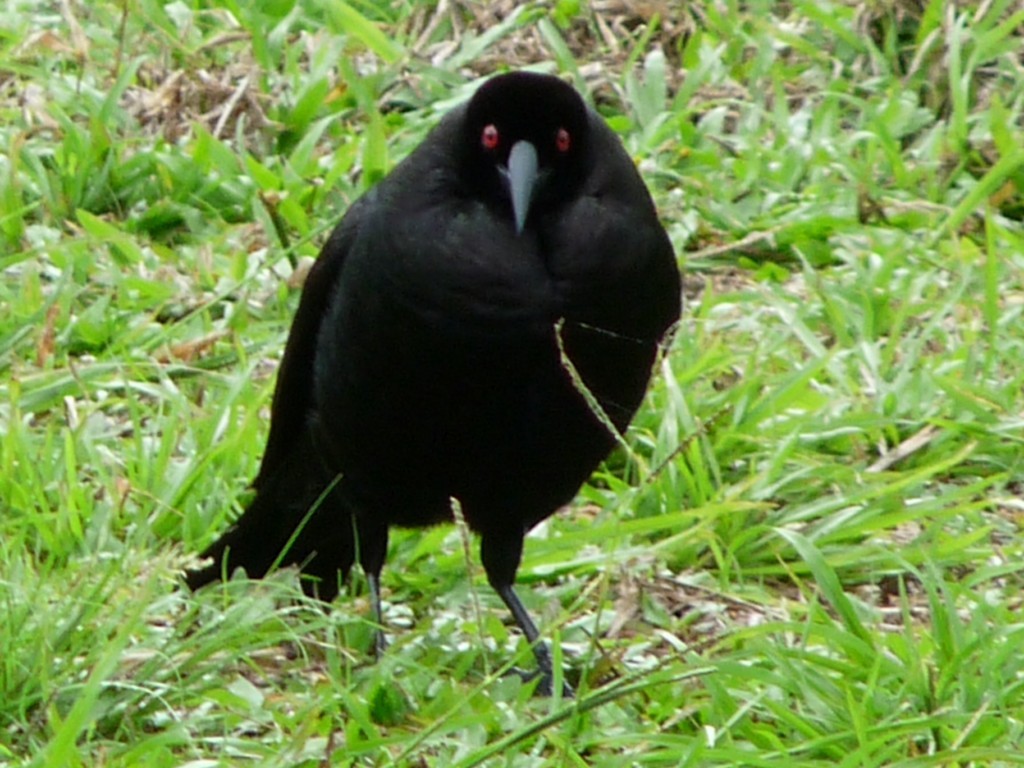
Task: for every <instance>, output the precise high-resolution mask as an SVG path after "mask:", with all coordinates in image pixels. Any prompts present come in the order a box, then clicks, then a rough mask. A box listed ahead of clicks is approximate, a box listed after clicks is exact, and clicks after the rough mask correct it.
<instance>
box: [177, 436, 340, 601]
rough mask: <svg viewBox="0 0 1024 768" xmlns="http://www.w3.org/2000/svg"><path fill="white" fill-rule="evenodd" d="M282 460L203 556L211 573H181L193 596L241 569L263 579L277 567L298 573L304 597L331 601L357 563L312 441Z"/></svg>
mask: <svg viewBox="0 0 1024 768" xmlns="http://www.w3.org/2000/svg"><path fill="white" fill-rule="evenodd" d="M301 442H304V443H306V444H305V445H303V446H293V448H295V449H296V450H293V451H291V452H290V454H289V456H287V457H285V458H284V459H283V460H282V461H281V462H279V466H278V467H276V468H275V471H273V472H272V473H270V474H269V475H268V476H264V474H263V473H261V474H260V477H259V479H258V482H257V485H256V496H255V497H254V498H253V500H252V502H251V503H250V504H249V506H248V507H247V508H246V510H245V512H244V513H243V514H242V516H241V517H240V518H238V520H237V521H236V522H235V524H234V525H233V526H232V527H231V528H230V529H229V530H228V531H227V532H225V533H224V534H223V535H222V536H221V537H220V538H218V539H217V540H216V541H214V542H213V543H212V544H211V545H210V546H209V547H207V548H206V549H205V550H204V551H203V553H202V554H201V555H200V556H201V557H203V558H209V559H210V560H211V561H212V562H211V563H210V564H208V565H205V566H202V567H199V568H196V569H192V570H189V571H187V572H186V574H185V582H186V584H188V587H189V589H192V590H196V589H198V588H199V587H202V586H203V585H205V584H208V583H210V582H212V581H216V580H217V579H220V578H221V577H222V576H227V577H230V576H231V574H232V573H233V572H234V571H235V570H236V569H237V568H244V569H245V572H246V574H247V575H248V576H249V577H250V578H260V577H262V576H264V575H266V574H267V573H268V572H269V571H270V570H272V569H273V568H276V567H280V566H286V565H298V566H299V568H300V569H301V571H302V573H303V575H304V577H306V578H303V582H302V586H303V590H304V591H305V592H306V593H307V594H311V595H316V596H318V597H319V598H321V599H322V600H331V599H333V597H334V596H335V595H336V594H337V592H338V586H339V583H340V581H341V580H343V579H344V578H345V577H346V576H347V574H348V571H349V569H350V568H351V567H352V562H353V560H354V559H355V537H354V533H353V531H354V528H353V520H352V513H351V511H350V509H349V507H348V505H347V504H345V502H344V500H343V498H342V494H341V491H340V488H339V487H338V478H337V477H335V476H331V475H330V474H329V473H328V471H327V470H326V469H322V468H321V465H322V462H321V459H320V458H319V457H318V456H317V455H316V452H315V450H314V449H313V446H312V440H311V439H310V440H303V441H301Z"/></svg>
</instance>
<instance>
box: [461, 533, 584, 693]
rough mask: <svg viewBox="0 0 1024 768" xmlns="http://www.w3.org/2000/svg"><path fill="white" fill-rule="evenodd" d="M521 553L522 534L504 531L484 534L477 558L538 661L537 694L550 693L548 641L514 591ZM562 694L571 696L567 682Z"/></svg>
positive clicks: (563, 685) (550, 670) (552, 674)
mask: <svg viewBox="0 0 1024 768" xmlns="http://www.w3.org/2000/svg"><path fill="white" fill-rule="evenodd" d="M522 552H523V535H522V533H518V534H514V535H513V534H505V535H499V536H494V535H493V534H492V535H491V536H488V535H487V534H484V535H483V537H482V539H481V541H480V559H481V560H483V564H484V570H485V571H486V572H487V580H488V581H489V582H490V584H491V587H492V588H493V589H494V591H495V592H497V593H498V597H500V598H501V601H502V602H503V603H505V605H506V606H507V607H508V609H509V611H510V612H511V613H512V618H513V619H514V620H515V622H516V626H518V627H519V629H521V630H522V632H523V634H524V635H525V636H526V640H527V642H529V643H530V647H531V648H532V649H533V657H534V659H536V660H537V673H538V674H539V675H540V681H539V682H538V683H537V693H539V694H540V695H541V696H550V695H551V694H552V692H553V690H554V679H555V676H554V667H553V665H552V663H551V651H550V650H549V649H548V646H547V643H545V642H544V641H543V640H541V639H540V632H538V631H537V625H536V624H534V623H533V619H531V618H530V614H529V613H527V611H526V607H525V606H524V605H523V603H522V601H520V599H519V595H517V594H516V593H515V590H514V589H513V588H512V584H513V582H514V581H515V575H516V570H517V569H518V567H519V560H520V558H521V557H522ZM524 677H525V678H527V679H529V678H532V677H533V675H524ZM562 695H563V696H565V697H567V698H569V697H572V695H573V691H572V688H571V687H570V686H569V684H568V683H567V682H565V681H564V680H563V682H562Z"/></svg>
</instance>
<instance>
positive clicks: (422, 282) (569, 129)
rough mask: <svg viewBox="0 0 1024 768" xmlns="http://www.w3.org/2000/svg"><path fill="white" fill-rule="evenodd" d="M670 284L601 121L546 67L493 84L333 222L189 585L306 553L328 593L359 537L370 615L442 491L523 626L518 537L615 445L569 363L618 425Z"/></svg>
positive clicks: (675, 310)
mask: <svg viewBox="0 0 1024 768" xmlns="http://www.w3.org/2000/svg"><path fill="white" fill-rule="evenodd" d="M679 294H680V290H679V273H678V270H677V267H676V262H675V259H674V256H673V252H672V248H671V245H670V243H669V240H668V237H667V236H666V234H665V231H664V229H663V228H662V227H661V225H660V223H659V222H658V219H657V215H656V213H655V210H654V206H653V204H652V202H651V199H650V196H649V194H648V192H647V189H646V187H645V186H644V184H643V182H642V181H641V179H640V176H639V174H638V173H637V172H636V169H635V167H634V166H633V163H632V161H631V160H630V158H629V156H628V155H627V154H626V152H625V150H624V149H623V147H622V144H621V143H620V141H619V140H618V138H617V137H616V136H615V134H614V133H613V132H612V131H611V130H610V129H609V128H608V127H607V126H606V125H605V123H604V121H603V120H602V119H601V118H600V117H599V116H598V115H597V114H596V113H595V112H594V111H593V110H591V109H588V108H587V107H586V106H585V104H584V102H583V101H582V99H581V98H580V96H579V95H578V94H577V93H576V92H575V91H574V90H573V89H572V88H571V87H570V86H569V85H567V84H565V83H564V82H562V81H561V80H559V79H557V78H554V77H549V76H544V75H537V74H528V73H512V74H507V75H502V76H498V77H495V78H492V79H491V80H489V81H488V82H487V83H485V84H484V85H483V86H482V87H481V88H480V89H479V90H478V91H477V92H476V94H475V95H474V96H473V98H472V99H471V100H470V101H469V102H468V103H467V104H464V105H463V106H461V107H458V108H456V109H455V110H453V111H452V112H450V113H449V114H448V115H447V116H446V117H445V118H443V119H442V121H441V122H440V123H439V125H438V126H437V127H436V128H435V129H434V130H433V131H432V132H431V133H430V134H429V136H428V137H427V138H426V139H425V140H424V141H423V143H422V144H421V145H420V146H419V147H418V148H417V149H416V150H415V151H414V152H413V153H412V154H410V155H409V156H408V157H407V158H406V159H405V160H404V161H403V162H402V163H400V164H399V165H398V166H397V167H396V168H395V169H394V171H392V173H391V174H390V175H389V176H387V178H385V179H384V180H383V181H382V182H381V183H380V184H378V185H377V186H376V187H375V188H374V189H372V190H371V191H369V192H367V193H366V194H365V195H364V196H363V197H362V198H360V199H359V200H358V201H357V202H356V203H355V204H354V205H353V206H352V207H351V208H350V209H349V211H348V212H347V213H346V214H345V216H344V218H343V219H342V221H341V223H340V224H339V225H338V227H337V228H336V229H335V230H334V232H333V233H332V234H331V236H330V239H329V240H328V241H327V244H326V245H325V246H324V248H323V251H322V252H321V254H320V258H319V259H318V260H317V262H316V264H315V266H314V267H313V269H312V270H311V272H310V274H309V276H308V278H307V281H306V285H305V288H304V290H303V294H302V298H301V301H300V304H299V309H298V313H297V315H296V317H295V321H294V324H293V326H292V329H291V333H290V336H289V338H288V343H287V346H286V348H285V353H284V359H283V360H282V362H281V367H280V371H279V374H278V382H277V389H276V391H275V394H274V400H273V407H272V411H271V423H270V436H269V439H268V442H267V448H266V452H265V454H264V457H263V463H262V465H261V468H260V471H259V474H258V476H257V477H256V480H255V483H254V485H255V491H256V495H255V498H254V500H253V502H252V503H251V505H250V506H249V508H248V509H247V510H246V512H245V513H244V514H243V515H242V517H241V518H240V519H239V520H238V522H237V523H236V524H235V526H234V527H233V528H232V529H231V530H229V531H228V532H227V533H226V534H224V535H223V536H222V537H221V538H220V539H218V540H217V541H216V542H214V543H213V544H212V545H211V546H210V547H209V548H208V549H207V550H206V551H205V552H204V553H203V556H205V557H209V558H212V564H210V565H208V566H207V567H204V568H201V569H198V570H194V571H191V572H190V573H189V574H188V579H187V580H188V584H189V585H190V586H191V587H192V588H196V587H199V586H201V585H203V584H205V583H207V582H209V581H212V580H214V579H216V578H218V577H219V576H220V574H221V573H223V572H228V573H230V571H231V570H233V569H234V568H235V567H239V566H241V567H244V568H245V569H246V571H247V572H248V574H249V575H250V576H253V577H256V576H262V575H263V574H265V573H266V572H267V570H268V569H269V568H270V567H272V565H274V564H275V563H278V562H279V563H281V564H298V565H300V566H301V567H302V570H303V571H304V572H305V573H306V574H307V575H310V576H314V577H319V582H318V586H317V589H318V594H319V596H320V597H322V598H324V599H328V600H329V599H331V598H333V597H334V595H335V594H336V592H337V585H338V580H339V574H340V575H341V576H342V577H343V576H344V575H345V574H346V573H347V572H348V570H349V569H350V567H351V565H352V563H353V562H354V561H355V559H356V557H357V553H358V558H359V560H360V562H361V564H362V566H363V567H364V569H365V570H366V572H367V575H368V578H369V581H370V586H371V592H372V596H373V599H374V603H375V606H376V607H377V609H378V610H379V604H378V597H379V591H378V576H379V574H380V570H381V567H382V565H383V561H384V555H385V551H386V549H387V534H388V527H389V526H391V525H400V526H424V525H430V524H434V523H438V522H441V521H443V520H448V519H450V517H451V501H450V500H451V498H452V497H454V498H456V499H458V500H459V502H460V504H461V507H462V510H463V514H464V516H465V519H466V520H467V521H468V523H469V525H470V527H471V528H472V529H473V530H475V531H477V532H478V533H479V534H480V536H481V556H482V560H483V565H484V568H485V570H486V572H487V577H488V580H489V581H490V583H491V585H492V586H493V587H494V588H495V589H496V590H497V592H498V593H499V595H500V596H501V597H502V599H503V600H504V601H505V603H506V604H507V605H508V606H509V608H510V610H511V611H512V613H513V615H514V617H515V619H516V622H517V623H518V624H519V626H520V627H521V628H522V629H523V630H524V632H525V633H526V635H527V637H528V638H529V640H530V641H531V642H535V643H536V640H537V630H536V628H535V627H534V625H533V623H532V621H530V618H529V616H527V614H526V612H525V610H524V609H523V607H522V605H521V604H520V602H519V600H518V598H517V597H516V595H515V593H514V592H513V590H512V584H513V582H514V580H515V574H516V569H517V568H518V565H519V560H520V555H521V552H522V542H523V536H524V535H525V533H526V532H527V531H528V530H529V529H530V528H531V527H532V526H534V525H535V524H536V523H538V522H539V521H541V520H543V519H544V518H546V517H547V516H549V515H550V514H552V513H553V512H554V511H555V510H556V509H557V508H558V507H560V506H561V505H563V504H565V503H566V502H568V501H569V500H571V499H572V497H573V496H574V495H575V493H576V491H577V490H578V489H579V486H580V485H581V484H582V483H583V482H584V481H585V480H586V479H587V477H588V476H589V475H590V473H591V472H592V471H593V470H594V469H595V467H596V466H597V464H598V463H599V462H600V461H601V460H602V459H603V458H604V457H605V456H606V454H607V453H608V452H609V450H610V449H611V448H612V446H613V444H614V441H615V438H614V435H613V434H612V431H611V430H610V429H609V428H608V426H607V424H606V423H604V422H603V420H602V418H599V416H598V415H597V414H595V412H594V409H593V408H592V407H591V406H590V405H588V403H587V398H586V397H585V396H584V395H583V394H582V393H581V391H580V388H579V385H578V382H574V375H575V376H577V377H578V378H579V379H582V382H583V384H584V385H585V387H586V389H587V390H589V392H590V393H591V394H592V396H593V398H595V399H596V401H597V402H598V403H599V404H600V406H601V410H603V411H604V413H605V414H606V415H607V419H608V420H610V421H611V422H612V423H613V424H614V426H615V428H616V429H618V430H623V429H625V427H626V426H627V425H628V424H629V421H630V419H631V418H632V416H633V413H634V412H635V411H636V409H637V407H638V406H639V404H640V401H641V400H642V398H643V396H644V392H645V390H646V387H647V382H648V379H649V377H650V374H651V367H652V364H653V361H654V359H655V355H656V351H657V348H658V345H659V343H660V342H661V341H662V339H663V337H664V336H665V334H666V332H667V331H668V329H669V328H670V327H671V326H672V324H673V323H674V322H675V321H676V319H677V317H678V315H679V310H680V306H679ZM566 359H568V361H569V364H567V363H566ZM335 481H336V482H335ZM310 510H312V511H310ZM300 523H304V525H303V527H302V528H301V530H299V531H298V532H296V528H297V526H299V524H300ZM225 561H226V562H225ZM535 648H536V649H537V658H538V662H539V664H540V667H541V671H542V673H543V674H544V675H545V678H546V681H547V683H550V675H551V669H550V661H549V660H548V657H547V654H546V649H545V648H544V646H543V645H542V644H539V643H537V644H535Z"/></svg>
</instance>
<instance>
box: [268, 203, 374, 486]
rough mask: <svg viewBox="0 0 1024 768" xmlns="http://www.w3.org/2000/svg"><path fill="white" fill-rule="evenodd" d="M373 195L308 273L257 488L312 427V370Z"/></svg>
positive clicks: (359, 205) (286, 351) (351, 214)
mask: <svg viewBox="0 0 1024 768" xmlns="http://www.w3.org/2000/svg"><path fill="white" fill-rule="evenodd" d="M371 195H372V192H371V193H369V194H368V195H364V196H363V197H361V198H360V199H359V200H357V201H356V202H355V203H354V204H353V205H352V206H351V207H350V208H349V209H348V211H347V212H346V214H345V216H344V218H343V219H342V220H341V222H340V223H339V224H338V226H337V227H335V229H334V231H333V232H332V233H331V236H330V237H329V238H328V240H327V242H326V243H325V244H324V247H323V249H322V250H321V251H320V255H319V257H318V258H317V260H316V262H315V263H314V264H313V267H312V269H310V271H309V275H308V276H307V277H306V282H305V285H304V286H303V289H302V297H301V299H300V300H299V308H298V310H297V311H296V314H295V319H294V321H293V322H292V327H291V331H290V332H289V334H288V342H287V344H286V345H285V349H284V356H283V357H282V359H281V365H280V366H279V368H278V373H277V386H276V388H275V390H274V400H273V404H272V406H271V417H270V434H269V436H268V437H267V448H266V451H265V452H264V454H263V462H262V463H261V464H260V471H259V474H258V475H257V476H256V479H255V480H254V481H253V486H254V487H255V488H257V489H259V488H260V487H261V485H263V484H264V483H265V482H266V481H267V480H268V479H269V478H270V477H271V476H272V475H273V474H274V473H275V472H276V471H277V470H278V468H279V467H280V466H282V464H283V463H284V460H285V457H286V455H287V454H288V453H289V452H290V450H291V449H292V447H293V446H295V445H296V444H297V442H298V441H299V440H300V439H301V438H302V437H303V435H304V434H305V431H306V429H307V427H308V420H309V417H310V415H311V413H312V408H313V370H314V361H315V359H316V347H317V339H318V337H319V335H320V326H321V324H322V322H323V320H324V317H325V316H326V315H327V306H328V304H329V303H330V300H331V296H332V294H333V293H334V291H335V290H336V288H337V285H338V280H339V278H340V275H341V270H342V268H343V266H344V264H345V259H346V256H347V255H348V252H349V250H350V249H351V247H352V242H353V240H354V239H355V236H356V233H357V231H358V229H359V223H360V220H361V218H362V211H363V210H364V208H365V203H364V201H365V200H366V199H367V197H369V196H371Z"/></svg>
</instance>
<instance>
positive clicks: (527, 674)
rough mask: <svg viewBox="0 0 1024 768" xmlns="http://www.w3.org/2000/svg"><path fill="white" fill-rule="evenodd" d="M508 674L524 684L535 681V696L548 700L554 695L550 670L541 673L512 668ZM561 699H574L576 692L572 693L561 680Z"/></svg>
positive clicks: (553, 680)
mask: <svg viewBox="0 0 1024 768" xmlns="http://www.w3.org/2000/svg"><path fill="white" fill-rule="evenodd" d="M508 673H509V674H510V675H515V676H516V677H518V678H519V679H520V680H522V681H523V682H524V683H532V682H533V681H534V680H537V687H536V688H535V689H534V691H533V693H534V695H535V696H544V697H545V698H550V697H551V696H554V695H555V676H554V674H553V673H552V672H551V671H550V670H548V671H542V670H540V669H532V670H531V669H519V668H518V667H512V669H510V670H509V671H508ZM538 678H539V679H538ZM562 698H563V699H574V698H576V692H575V691H573V689H572V686H571V685H569V683H568V682H567V681H566V680H564V679H563V680H562Z"/></svg>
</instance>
